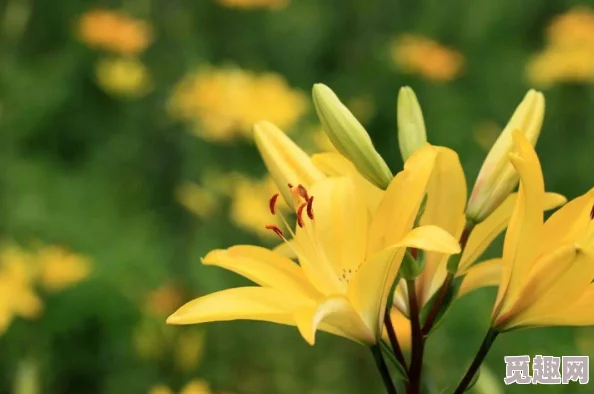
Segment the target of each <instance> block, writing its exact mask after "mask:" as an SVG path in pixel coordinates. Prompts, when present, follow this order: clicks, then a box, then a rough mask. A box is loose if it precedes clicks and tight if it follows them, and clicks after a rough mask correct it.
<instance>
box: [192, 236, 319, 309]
mask: <svg viewBox="0 0 594 394" xmlns="http://www.w3.org/2000/svg"><path fill="white" fill-rule="evenodd" d="M202 262H203V263H204V264H205V265H216V266H218V267H221V268H225V269H227V270H229V271H233V272H235V273H237V274H239V275H241V276H244V277H246V278H247V279H249V280H251V281H253V282H255V283H257V284H259V285H260V286H263V287H271V288H275V289H278V290H283V291H286V292H288V293H290V294H295V295H297V296H301V297H308V298H311V299H314V300H315V299H317V298H319V297H320V293H319V292H318V291H317V290H316V289H315V288H314V287H313V286H312V285H311V283H310V282H309V281H308V280H307V277H306V276H305V274H304V273H303V270H302V269H301V268H300V267H299V266H298V265H297V264H295V263H294V262H293V261H291V260H289V259H288V258H286V257H283V256H281V255H279V254H277V253H274V252H272V251H270V250H268V249H265V248H261V247H258V246H251V245H238V246H233V247H231V248H229V249H226V250H221V249H218V250H213V251H212V252H210V253H208V254H207V255H206V257H204V259H202Z"/></svg>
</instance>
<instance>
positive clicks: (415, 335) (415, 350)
mask: <svg viewBox="0 0 594 394" xmlns="http://www.w3.org/2000/svg"><path fill="white" fill-rule="evenodd" d="M406 287H407V291H408V305H409V308H410V309H409V310H410V326H411V335H412V356H411V361H410V369H409V371H408V376H409V383H408V393H409V394H419V393H420V392H421V372H422V368H423V352H424V348H425V341H424V339H423V332H422V331H421V322H420V320H419V319H420V316H419V302H418V299H417V292H416V289H415V280H414V279H409V280H407V281H406Z"/></svg>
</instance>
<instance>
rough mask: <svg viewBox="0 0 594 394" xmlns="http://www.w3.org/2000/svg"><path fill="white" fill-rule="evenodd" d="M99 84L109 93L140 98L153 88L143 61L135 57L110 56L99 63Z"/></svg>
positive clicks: (97, 70) (97, 74)
mask: <svg viewBox="0 0 594 394" xmlns="http://www.w3.org/2000/svg"><path fill="white" fill-rule="evenodd" d="M96 77H97V83H98V85H99V86H100V87H101V88H102V89H103V90H104V91H105V92H107V93H109V94H112V95H114V96H118V97H123V98H138V97H142V96H144V95H145V94H147V93H148V92H149V91H150V90H151V88H152V81H151V76H150V74H149V71H148V69H147V68H146V67H145V66H144V64H142V62H141V61H139V60H137V59H133V58H108V59H102V60H100V61H99V63H97V69H96Z"/></svg>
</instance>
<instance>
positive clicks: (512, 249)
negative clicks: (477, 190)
mask: <svg viewBox="0 0 594 394" xmlns="http://www.w3.org/2000/svg"><path fill="white" fill-rule="evenodd" d="M513 138H514V142H515V146H516V153H513V154H510V160H511V162H512V164H513V166H514V167H515V169H516V170H517V171H518V173H519V175H520V180H521V183H520V191H519V193H518V200H517V202H516V206H515V208H514V212H513V214H512V218H511V220H510V223H509V228H508V230H507V233H506V236H505V242H504V246H503V274H502V278H501V284H500V285H499V291H498V293H497V300H496V303H495V308H494V315H493V319H495V317H496V316H497V315H498V314H504V313H507V309H508V307H509V306H510V305H512V304H513V303H514V302H515V300H516V299H517V298H518V297H519V295H520V293H521V291H522V288H523V282H524V281H525V279H526V276H527V274H528V271H529V270H530V264H531V262H532V261H533V260H534V258H535V257H536V255H537V253H538V249H539V246H540V245H539V241H540V237H541V234H542V227H543V213H542V207H543V198H544V180H543V177H542V170H541V167H540V162H539V160H538V157H537V156H536V152H535V151H534V147H532V145H531V144H530V142H529V141H528V140H527V139H526V137H525V136H524V135H523V134H522V133H521V132H520V131H518V130H515V131H514V133H513Z"/></svg>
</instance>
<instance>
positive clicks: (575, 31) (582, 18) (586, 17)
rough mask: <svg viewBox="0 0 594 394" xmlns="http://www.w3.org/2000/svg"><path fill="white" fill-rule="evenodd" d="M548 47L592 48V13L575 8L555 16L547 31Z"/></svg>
mask: <svg viewBox="0 0 594 394" xmlns="http://www.w3.org/2000/svg"><path fill="white" fill-rule="evenodd" d="M547 35H548V37H547V38H548V41H549V45H551V46H555V47H568V46H585V47H590V48H593V47H594V11H593V10H592V9H590V8H587V7H583V6H581V7H576V8H573V9H570V10H569V11H567V12H565V13H564V14H561V15H558V16H556V17H555V18H554V19H553V20H552V22H551V24H550V25H549V27H548V29H547Z"/></svg>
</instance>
